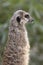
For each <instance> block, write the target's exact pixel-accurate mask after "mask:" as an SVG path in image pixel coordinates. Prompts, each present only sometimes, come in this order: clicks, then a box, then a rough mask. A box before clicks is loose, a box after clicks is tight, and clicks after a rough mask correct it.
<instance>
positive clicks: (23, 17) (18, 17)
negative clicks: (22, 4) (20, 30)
mask: <svg viewBox="0 0 43 65" xmlns="http://www.w3.org/2000/svg"><path fill="white" fill-rule="evenodd" d="M14 18H15V21H16V23H17V24H19V25H24V24H26V23H29V22H32V21H33V18H32V17H31V16H30V14H29V13H28V12H26V11H23V10H18V11H16V12H15V13H14Z"/></svg>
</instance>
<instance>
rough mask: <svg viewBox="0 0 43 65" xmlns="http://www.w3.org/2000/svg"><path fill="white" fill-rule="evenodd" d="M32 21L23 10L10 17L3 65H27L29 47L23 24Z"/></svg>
mask: <svg viewBox="0 0 43 65" xmlns="http://www.w3.org/2000/svg"><path fill="white" fill-rule="evenodd" d="M32 21H33V19H32V17H31V16H30V14H29V13H28V12H26V11H23V10H18V11H16V12H15V13H14V14H13V16H12V17H11V20H10V24H9V33H8V40H7V44H6V47H5V50H4V55H3V65H28V63H29V55H30V45H29V40H28V35H27V30H26V27H25V24H26V23H29V22H32Z"/></svg>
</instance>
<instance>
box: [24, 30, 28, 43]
mask: <svg viewBox="0 0 43 65" xmlns="http://www.w3.org/2000/svg"><path fill="white" fill-rule="evenodd" d="M24 35H25V40H26V43H29V41H28V34H27V31H26V29H25V33H24Z"/></svg>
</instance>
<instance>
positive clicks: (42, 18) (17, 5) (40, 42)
mask: <svg viewBox="0 0 43 65" xmlns="http://www.w3.org/2000/svg"><path fill="white" fill-rule="evenodd" d="M18 9H23V10H26V11H28V12H29V13H30V14H31V16H32V17H33V18H34V22H33V23H32V24H31V23H30V24H28V25H27V30H28V36H29V40H30V46H31V51H30V65H43V0H0V64H1V60H2V55H3V50H4V46H5V44H6V41H7V35H8V24H9V20H10V17H11V16H12V14H13V13H14V11H16V10H18Z"/></svg>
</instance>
